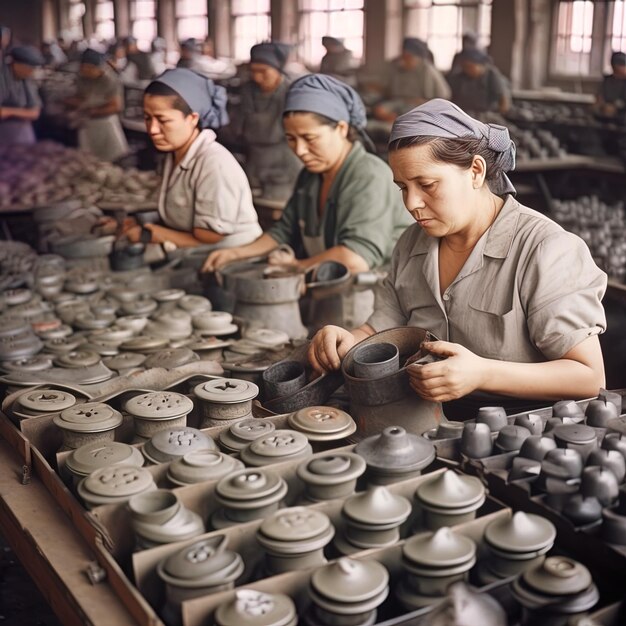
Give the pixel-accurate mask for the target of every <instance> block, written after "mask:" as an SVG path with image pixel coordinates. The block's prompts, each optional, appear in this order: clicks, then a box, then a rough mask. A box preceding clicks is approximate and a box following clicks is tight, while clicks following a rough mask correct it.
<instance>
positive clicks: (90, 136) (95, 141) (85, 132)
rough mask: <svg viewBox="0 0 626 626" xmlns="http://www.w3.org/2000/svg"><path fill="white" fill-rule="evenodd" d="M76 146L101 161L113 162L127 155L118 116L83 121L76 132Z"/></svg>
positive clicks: (126, 146)
mask: <svg viewBox="0 0 626 626" xmlns="http://www.w3.org/2000/svg"><path fill="white" fill-rule="evenodd" d="M78 146H79V148H80V149H81V150H86V151H88V152H91V153H92V154H93V155H95V156H96V157H98V158H99V159H100V160H101V161H115V160H117V159H119V158H121V157H123V156H125V155H126V154H128V142H127V141H126V136H125V135H124V130H123V129H122V123H121V122H120V118H119V116H118V115H117V114H114V115H107V116H106V117H98V118H93V119H88V120H85V122H84V124H83V125H82V126H81V128H79V130H78Z"/></svg>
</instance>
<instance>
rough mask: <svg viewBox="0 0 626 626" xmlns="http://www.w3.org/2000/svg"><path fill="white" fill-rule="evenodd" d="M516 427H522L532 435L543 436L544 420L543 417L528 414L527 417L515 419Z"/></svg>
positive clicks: (521, 416) (519, 416)
mask: <svg viewBox="0 0 626 626" xmlns="http://www.w3.org/2000/svg"><path fill="white" fill-rule="evenodd" d="M514 426H521V427H522V428H526V429H527V430H529V431H530V434H531V435H541V434H542V433H543V427H544V424H543V420H542V419H541V415H536V414H535V413H528V414H527V415H518V416H517V417H516V418H515V422H514Z"/></svg>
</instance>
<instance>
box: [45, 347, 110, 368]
mask: <svg viewBox="0 0 626 626" xmlns="http://www.w3.org/2000/svg"><path fill="white" fill-rule="evenodd" d="M54 362H55V364H56V365H58V366H59V367H67V368H71V369H82V368H83V367H90V366H92V365H96V364H97V363H100V355H99V354H98V353H97V352H95V351H93V350H72V351H71V352H65V353H63V354H60V355H59V356H57V357H56V358H55V360H54Z"/></svg>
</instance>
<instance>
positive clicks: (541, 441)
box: [518, 435, 556, 461]
mask: <svg viewBox="0 0 626 626" xmlns="http://www.w3.org/2000/svg"><path fill="white" fill-rule="evenodd" d="M555 448H556V441H554V439H551V438H549V437H541V436H539V435H533V436H531V437H527V438H526V439H524V442H523V443H522V447H521V448H520V450H519V455H518V456H519V457H523V458H525V459H532V460H533V461H543V459H544V458H545V456H546V454H548V452H550V450H554V449H555Z"/></svg>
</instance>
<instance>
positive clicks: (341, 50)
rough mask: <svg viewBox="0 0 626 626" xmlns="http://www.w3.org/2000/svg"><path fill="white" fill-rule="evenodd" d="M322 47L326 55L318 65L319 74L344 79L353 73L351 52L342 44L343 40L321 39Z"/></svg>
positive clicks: (334, 38)
mask: <svg viewBox="0 0 626 626" xmlns="http://www.w3.org/2000/svg"><path fill="white" fill-rule="evenodd" d="M322 45H323V46H324V48H326V54H325V55H324V56H323V57H322V62H321V63H320V74H331V75H333V76H337V77H339V78H342V77H346V76H348V75H350V74H352V73H353V72H354V60H353V58H352V50H348V48H346V47H345V46H344V44H343V39H337V37H330V36H328V35H327V36H325V37H322Z"/></svg>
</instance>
